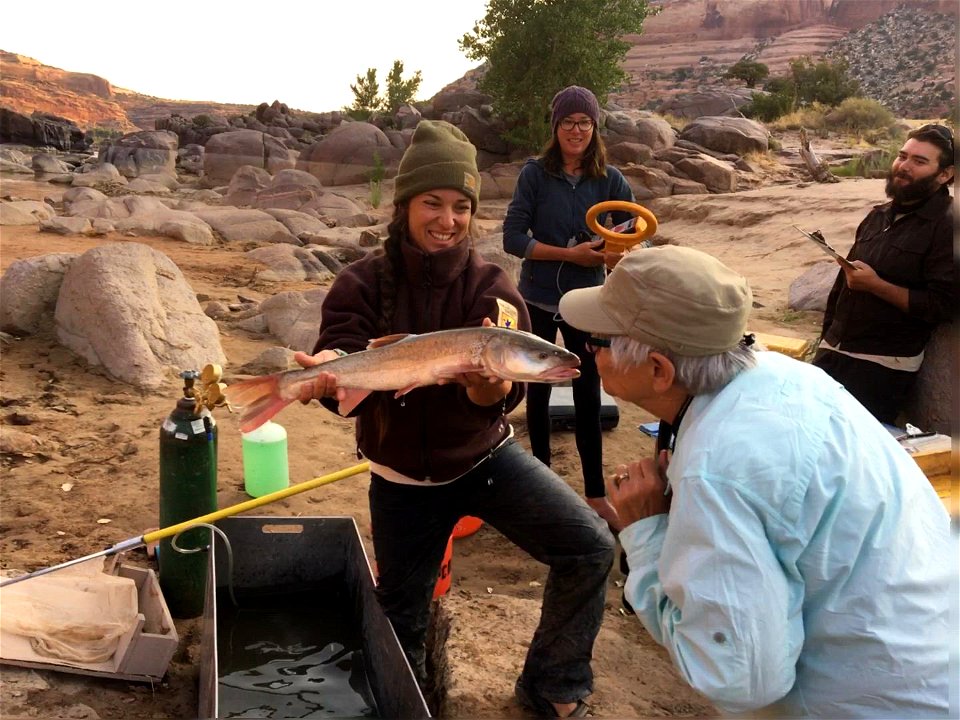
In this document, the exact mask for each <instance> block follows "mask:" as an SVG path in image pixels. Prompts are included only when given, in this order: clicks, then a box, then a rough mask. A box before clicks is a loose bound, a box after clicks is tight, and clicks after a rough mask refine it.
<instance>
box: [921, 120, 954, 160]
mask: <svg viewBox="0 0 960 720" xmlns="http://www.w3.org/2000/svg"><path fill="white" fill-rule="evenodd" d="M922 132H933V133H936V134H937V135H939V136H940V137H941V138H943V139H944V141H946V142H947V143H948V144H949V145H950V153H951V154H952V153H953V133H952V132H950V128H948V127H946V126H945V125H937V124H934V123H930V124H927V125H922V126H920V127H918V128H917V129H916V130H914V131H913V133H911V134H917V133H922Z"/></svg>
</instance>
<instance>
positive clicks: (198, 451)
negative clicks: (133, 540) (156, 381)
mask: <svg viewBox="0 0 960 720" xmlns="http://www.w3.org/2000/svg"><path fill="white" fill-rule="evenodd" d="M180 377H182V378H183V381H184V387H183V397H182V398H180V400H179V401H177V406H176V408H174V410H173V412H171V413H170V415H169V416H167V419H166V420H164V421H163V425H162V426H161V427H160V527H161V528H165V527H169V526H171V525H176V524H177V523H181V522H184V521H186V520H192V519H193V518H196V517H199V516H201V515H206V514H208V513H212V512H214V511H215V510H216V509H217V425H216V422H215V421H214V419H213V415H211V414H210V411H209V410H207V409H206V408H201V409H200V411H199V412H197V410H196V404H195V402H194V399H193V384H194V382H195V381H196V380H197V378H198V377H199V373H198V372H197V371H195V370H186V371H184V372H182V373H180ZM210 536H211V532H210V530H209V529H208V528H202V527H201V528H195V529H192V530H187V531H185V532H183V533H182V534H181V535H180V536H179V537H177V538H176V542H177V546H178V547H180V548H183V549H191V548H206V547H209V545H210V542H211V537H210ZM172 540H173V538H164V539H163V540H161V541H160V547H159V550H158V561H159V565H160V589H161V590H162V591H163V597H164V600H166V603H167V606H168V607H169V609H170V614H171V615H173V616H174V617H176V618H192V617H197V616H198V615H200V614H201V613H203V604H204V599H205V594H206V587H207V553H206V552H196V553H190V554H187V555H185V554H183V553H180V552H177V551H176V550H174V548H173V546H172V544H171V542H172Z"/></svg>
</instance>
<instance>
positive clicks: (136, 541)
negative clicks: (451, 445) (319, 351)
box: [0, 462, 370, 588]
mask: <svg viewBox="0 0 960 720" xmlns="http://www.w3.org/2000/svg"><path fill="white" fill-rule="evenodd" d="M369 469H370V463H368V462H362V463H360V464H359V465H354V466H353V467H348V468H344V469H343V470H338V471H337V472H334V473H330V474H329V475H322V476H321V477H317V478H314V479H313V480H308V481H307V482H303V483H300V484H299V485H294V486H292V487H288V488H287V489H286V490H277V492H273V493H270V494H269V495H264V496H263V497H258V498H254V499H253V500H247V501H246V502H242V503H237V504H236V505H231V506H230V507H227V508H223V510H217V511H215V512H212V513H207V514H206V515H201V516H200V517H195V518H193V519H192V520H184V521H183V522H182V523H177V524H176V525H170V526H169V527H165V528H160V529H159V530H154V531H153V532H148V533H147V534H145V535H141V536H140V537H132V538H127V539H126V540H124V541H122V542H118V543H117V544H116V545H111V546H110V547H108V548H107V549H105V550H101V551H100V552H95V553H93V554H91V555H84V556H83V557H81V558H76V559H74V560H69V561H67V562H65V563H60V564H59V565H53V566H52V567H48V568H43V569H42V570H34V571H33V572H31V573H26V574H24V575H18V576H16V577H12V578H6V579H4V580H2V581H0V588H2V587H6V586H7V585H13V584H14V583H18V582H21V581H22V580H29V579H30V578H34V577H39V576H40V575H46V574H47V573H52V572H55V571H57V570H63V569H64V568H67V567H70V566H71V565H78V564H79V563H82V562H86V561H87V560H92V559H93V558H98V557H109V556H110V555H116V554H117V553H119V552H123V551H126V550H133V549H134V548H138V547H140V546H141V545H147V544H148V543H152V542H155V541H157V540H162V539H163V538H166V537H171V536H173V535H176V534H177V533H178V532H182V531H184V530H187V529H189V528H191V527H193V526H194V525H199V524H200V523H212V522H215V521H217V520H220V519H221V518H225V517H229V516H230V515H236V514H237V513H242V512H243V511H245V510H252V509H253V508H255V507H260V506H261V505H266V504H267V503H272V502H274V501H275V500H282V499H283V498H285V497H290V496H291V495H296V494H297V493H302V492H305V491H307V490H312V489H313V488H317V487H320V486H321V485H329V484H330V483H333V482H336V481H337V480H343V479H344V478H346V477H350V476H351V475H358V474H360V473H362V472H366V471H367V470H369Z"/></svg>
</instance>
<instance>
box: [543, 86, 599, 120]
mask: <svg viewBox="0 0 960 720" xmlns="http://www.w3.org/2000/svg"><path fill="white" fill-rule="evenodd" d="M550 108H551V109H552V111H553V114H552V116H551V118H550V127H552V128H553V129H554V130H556V129H557V124H558V123H559V122H560V121H561V120H563V119H564V118H565V117H567V115H573V113H583V114H584V115H588V116H589V117H590V119H591V120H593V124H594V125H599V124H600V103H598V102H597V98H596V96H595V95H594V94H593V93H592V92H590V91H589V90H587V89H586V88H584V87H580V86H579V85H571V86H570V87H566V88H564V89H563V90H561V91H560V92H558V93H557V94H556V95H554V96H553V100H551V101H550Z"/></svg>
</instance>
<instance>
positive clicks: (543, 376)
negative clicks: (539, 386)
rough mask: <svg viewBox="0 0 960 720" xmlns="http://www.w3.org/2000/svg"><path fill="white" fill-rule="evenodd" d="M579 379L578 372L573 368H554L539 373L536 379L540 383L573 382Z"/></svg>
mask: <svg viewBox="0 0 960 720" xmlns="http://www.w3.org/2000/svg"><path fill="white" fill-rule="evenodd" d="M578 377H580V371H579V370H578V369H577V368H574V367H555V368H551V369H550V370H547V371H545V372H543V373H540V375H539V376H538V379H539V380H540V381H541V382H550V381H561V380H575V379H576V378H578Z"/></svg>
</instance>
